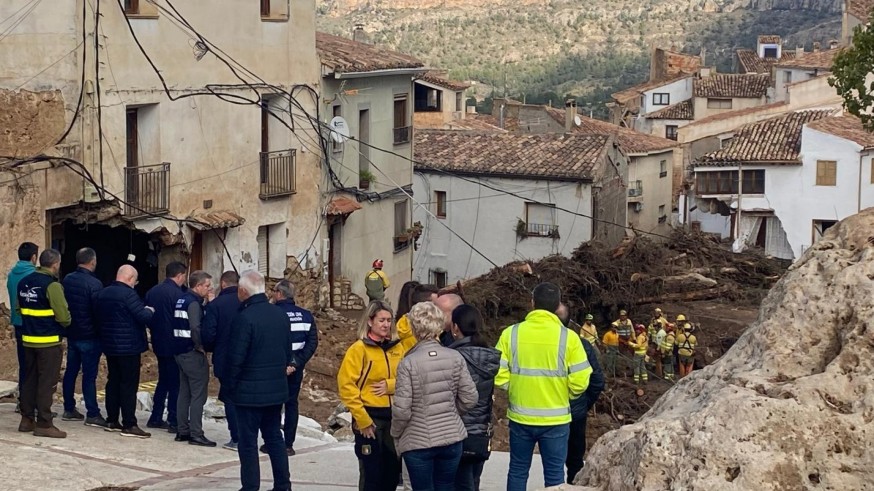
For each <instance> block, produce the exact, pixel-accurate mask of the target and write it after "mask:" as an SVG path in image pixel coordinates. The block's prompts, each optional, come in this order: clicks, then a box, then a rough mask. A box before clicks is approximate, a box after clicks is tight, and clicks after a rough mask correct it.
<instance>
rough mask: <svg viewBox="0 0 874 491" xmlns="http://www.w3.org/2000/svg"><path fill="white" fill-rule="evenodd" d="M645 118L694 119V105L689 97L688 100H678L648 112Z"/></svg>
mask: <svg viewBox="0 0 874 491" xmlns="http://www.w3.org/2000/svg"><path fill="white" fill-rule="evenodd" d="M646 118H647V119H681V120H693V119H695V105H694V104H692V100H691V99H689V100H688V101H683V102H679V103H677V104H674V105H673V106H668V107H666V108H664V109H659V110H658V111H655V112H652V113H649V114H647V115H646Z"/></svg>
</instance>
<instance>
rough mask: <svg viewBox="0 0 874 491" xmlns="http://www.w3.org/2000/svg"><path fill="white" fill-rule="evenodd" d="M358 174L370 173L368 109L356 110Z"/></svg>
mask: <svg viewBox="0 0 874 491" xmlns="http://www.w3.org/2000/svg"><path fill="white" fill-rule="evenodd" d="M358 142H359V143H358V174H359V175H360V174H364V175H365V176H366V175H369V174H370V145H368V144H369V143H370V109H359V110H358Z"/></svg>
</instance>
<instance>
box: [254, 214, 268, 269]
mask: <svg viewBox="0 0 874 491" xmlns="http://www.w3.org/2000/svg"><path fill="white" fill-rule="evenodd" d="M250 237H251V236H250ZM269 239H270V228H269V227H268V226H267V225H264V226H261V227H258V235H256V236H255V240H256V241H257V242H258V272H259V273H261V275H263V276H265V277H266V276H267V274H268V273H269V272H270V246H269V243H270V240H269Z"/></svg>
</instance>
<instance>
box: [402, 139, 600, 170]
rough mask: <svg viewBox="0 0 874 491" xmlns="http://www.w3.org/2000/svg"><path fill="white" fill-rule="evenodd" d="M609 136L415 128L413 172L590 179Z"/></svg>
mask: <svg viewBox="0 0 874 491" xmlns="http://www.w3.org/2000/svg"><path fill="white" fill-rule="evenodd" d="M609 140H610V139H609V138H608V137H607V136H603V135H573V134H571V135H565V134H538V135H530V134H520V133H498V132H476V131H452V130H420V131H417V132H416V142H415V146H414V148H415V159H416V161H417V163H416V166H415V167H416V169H417V170H429V169H437V170H442V171H447V172H457V173H462V174H476V175H493V176H495V175H497V176H514V177H525V178H544V179H550V178H551V179H574V180H592V179H593V177H594V170H595V168H596V166H597V165H598V161H599V160H600V159H601V157H602V156H603V155H604V152H605V150H606V146H607V144H608V142H609Z"/></svg>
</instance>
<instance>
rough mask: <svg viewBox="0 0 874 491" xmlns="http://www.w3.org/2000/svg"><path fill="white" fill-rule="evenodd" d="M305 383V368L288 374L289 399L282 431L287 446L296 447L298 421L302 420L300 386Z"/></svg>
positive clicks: (286, 404)
mask: <svg viewBox="0 0 874 491" xmlns="http://www.w3.org/2000/svg"><path fill="white" fill-rule="evenodd" d="M301 385H303V369H299V370H295V371H294V373H292V374H291V375H289V376H288V400H287V401H285V423H284V424H283V427H282V432H283V434H284V436H285V446H286V447H288V448H292V447H294V440H295V437H296V436H297V423H298V421H299V420H300V405H299V404H298V398H299V397H300V387H301Z"/></svg>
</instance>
